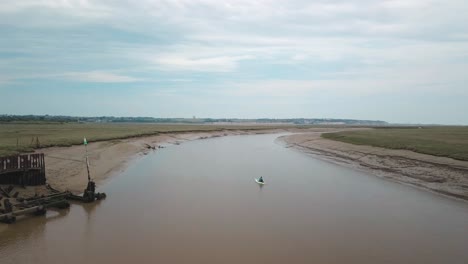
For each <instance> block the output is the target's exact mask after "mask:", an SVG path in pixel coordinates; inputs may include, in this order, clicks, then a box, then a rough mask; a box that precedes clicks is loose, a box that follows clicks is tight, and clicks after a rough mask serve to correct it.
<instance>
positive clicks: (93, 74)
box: [57, 71, 140, 83]
mask: <svg viewBox="0 0 468 264" xmlns="http://www.w3.org/2000/svg"><path fill="white" fill-rule="evenodd" d="M57 77H59V78H65V79H69V80H73V81H78V82H94V83H127V82H137V81H140V79H138V78H134V77H130V76H126V75H119V74H115V73H110V72H102V71H90V72H67V73H63V74H60V75H58V76H57Z"/></svg>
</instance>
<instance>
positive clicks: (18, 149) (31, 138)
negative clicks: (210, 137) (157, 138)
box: [0, 123, 287, 156]
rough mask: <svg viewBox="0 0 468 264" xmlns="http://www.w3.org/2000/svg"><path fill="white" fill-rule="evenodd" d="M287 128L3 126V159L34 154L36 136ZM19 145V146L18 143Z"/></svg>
mask: <svg viewBox="0 0 468 264" xmlns="http://www.w3.org/2000/svg"><path fill="white" fill-rule="evenodd" d="M278 127H283V128H284V127H287V126H281V125H280V126H267V125H257V126H254V125H200V124H198V125H190V124H174V125H172V124H141V123H117V124H115V123H107V124H99V123H64V124H61V123H0V156H5V155H12V154H17V153H22V152H28V151H32V150H33V149H34V148H36V143H37V142H36V137H37V138H38V139H39V146H40V147H51V146H70V145H77V144H82V143H83V137H86V138H87V140H88V142H93V141H102V140H110V139H122V138H128V137H138V136H145V135H156V134H158V133H168V132H189V131H215V130H236V129H243V130H247V129H249V130H258V129H269V128H278ZM17 143H18V144H17Z"/></svg>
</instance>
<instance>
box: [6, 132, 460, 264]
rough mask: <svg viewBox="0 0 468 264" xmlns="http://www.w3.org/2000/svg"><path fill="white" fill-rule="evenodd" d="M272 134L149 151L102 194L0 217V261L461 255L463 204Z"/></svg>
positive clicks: (405, 259)
mask: <svg viewBox="0 0 468 264" xmlns="http://www.w3.org/2000/svg"><path fill="white" fill-rule="evenodd" d="M277 137H278V135H256V136H231V137H224V138H216V139H209V140H200V141H192V142H187V143H184V144H182V145H178V146H169V147H168V148H165V149H162V150H158V151H157V152H154V153H152V154H149V155H147V156H145V157H143V158H142V159H139V160H137V161H135V162H134V163H133V164H132V165H131V166H130V167H129V168H128V169H127V170H126V171H125V172H124V173H122V174H120V175H118V176H116V177H113V179H112V180H111V181H109V182H108V183H106V184H105V185H103V186H100V190H101V191H105V192H107V194H108V199H107V200H105V201H102V202H100V203H98V204H96V205H85V206H83V205H73V206H72V207H71V209H70V210H68V211H67V210H65V211H56V212H54V211H50V212H48V213H47V216H46V217H33V218H28V219H23V220H20V221H18V222H17V223H16V224H14V225H4V224H0V263H2V264H6V263H373V264H374V263H468V205H467V204H466V203H462V202H458V201H454V200H450V199H448V198H444V197H441V196H437V195H434V194H431V193H427V192H423V191H419V190H417V189H414V188H411V187H408V186H404V185H400V184H396V183H392V182H388V181H385V180H382V179H379V178H376V177H373V176H370V175H367V174H365V173H362V172H359V171H353V170H350V169H348V168H343V167H340V166H336V165H334V164H330V163H327V162H324V161H320V160H317V159H315V158H313V157H311V156H308V155H305V154H302V153H299V152H297V151H294V150H291V149H287V148H285V147H283V146H282V145H280V144H277V143H275V139H276V138H277ZM258 176H264V178H265V181H266V185H265V186H263V187H260V186H259V185H258V184H256V183H255V182H254V178H255V177H258Z"/></svg>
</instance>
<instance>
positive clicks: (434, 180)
mask: <svg viewBox="0 0 468 264" xmlns="http://www.w3.org/2000/svg"><path fill="white" fill-rule="evenodd" d="M335 130H336V129H335ZM321 134H322V132H310V133H304V134H294V135H288V136H283V137H282V138H281V139H282V140H283V141H284V142H285V143H286V144H287V146H288V147H293V148H296V149H299V150H301V151H304V152H306V153H310V154H314V155H317V157H319V158H323V159H326V160H329V161H332V162H335V163H338V164H341V165H345V166H349V167H353V168H356V169H363V170H366V171H369V172H370V173H372V174H374V175H376V176H379V177H383V178H386V179H390V180H392V181H396V182H400V183H404V184H408V185H412V186H415V187H419V188H422V189H425V190H429V191H432V192H436V193H439V194H443V195H446V196H450V197H454V198H458V199H462V200H465V201H468V162H467V161H460V160H455V159H451V158H444V157H437V156H432V155H426V154H420V153H416V152H412V151H408V150H393V149H385V148H378V147H372V146H364V145H353V144H349V143H343V142H338V141H333V140H329V139H324V138H322V137H320V135H321Z"/></svg>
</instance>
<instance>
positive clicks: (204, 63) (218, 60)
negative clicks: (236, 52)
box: [152, 54, 251, 72]
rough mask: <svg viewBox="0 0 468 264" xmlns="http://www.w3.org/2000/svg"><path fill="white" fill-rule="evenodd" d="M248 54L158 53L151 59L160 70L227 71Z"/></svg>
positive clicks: (231, 69) (235, 66)
mask: <svg viewBox="0 0 468 264" xmlns="http://www.w3.org/2000/svg"><path fill="white" fill-rule="evenodd" d="M250 58H251V57H250V56H220V57H207V58H206V57H203V58H198V57H183V56H180V55H177V54H174V55H165V54H162V55H159V56H157V57H156V58H154V59H152V61H153V62H154V63H156V64H158V65H160V66H161V68H160V69H162V70H179V71H180V70H189V71H208V72H229V71H233V70H235V69H236V68H237V64H238V61H240V60H246V59H250Z"/></svg>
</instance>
